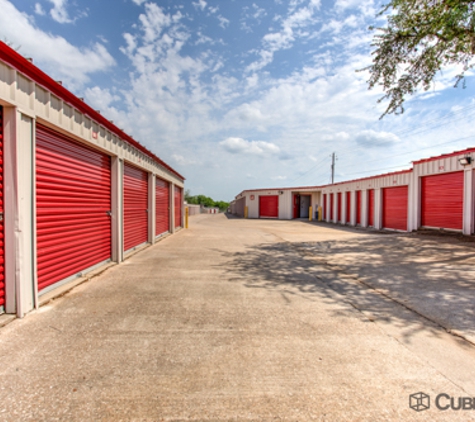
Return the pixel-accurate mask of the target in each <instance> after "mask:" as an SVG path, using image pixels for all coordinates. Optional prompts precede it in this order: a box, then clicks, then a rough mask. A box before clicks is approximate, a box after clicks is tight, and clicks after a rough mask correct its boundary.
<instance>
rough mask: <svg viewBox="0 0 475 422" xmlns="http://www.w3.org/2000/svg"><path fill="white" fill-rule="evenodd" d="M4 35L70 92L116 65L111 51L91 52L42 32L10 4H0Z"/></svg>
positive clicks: (99, 47)
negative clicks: (61, 82)
mask: <svg viewBox="0 0 475 422" xmlns="http://www.w3.org/2000/svg"><path fill="white" fill-rule="evenodd" d="M0 10H2V13H0V28H1V32H2V35H3V36H4V37H6V38H7V39H8V40H9V41H11V42H13V43H14V44H17V45H20V46H21V48H20V50H19V52H20V53H21V54H23V55H26V56H29V57H33V58H34V59H35V61H36V62H37V63H39V64H40V65H41V66H42V67H43V68H45V69H44V70H46V71H51V72H50V73H51V74H52V75H54V76H55V77H56V78H58V79H61V80H63V81H64V82H65V83H67V84H68V87H69V88H75V87H78V86H80V85H82V84H84V83H85V82H86V81H88V79H89V76H88V75H89V74H91V73H94V72H99V71H105V70H108V69H109V68H110V67H111V66H113V65H114V64H115V61H114V59H113V57H112V56H111V55H110V54H109V52H108V51H107V49H106V48H105V47H104V46H103V45H102V44H99V43H95V44H93V45H92V46H90V47H87V48H84V47H83V48H79V47H76V46H73V45H72V44H70V43H69V42H68V41H66V39H64V38H63V37H60V36H55V35H51V34H49V33H46V32H43V31H42V30H40V29H38V28H37V27H36V26H35V25H34V22H33V19H32V18H31V17H29V16H28V15H26V14H24V13H21V12H20V11H18V10H17V9H16V8H15V7H14V6H13V5H12V4H11V3H10V2H8V1H7V0H0Z"/></svg>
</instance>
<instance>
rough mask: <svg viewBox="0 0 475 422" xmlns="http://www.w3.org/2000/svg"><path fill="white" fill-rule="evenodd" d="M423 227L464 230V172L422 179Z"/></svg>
mask: <svg viewBox="0 0 475 422" xmlns="http://www.w3.org/2000/svg"><path fill="white" fill-rule="evenodd" d="M421 225H422V226H425V227H437V228H445V229H456V230H462V228H463V171H457V172H454V173H444V174H437V175H434V176H425V177H422V178H421Z"/></svg>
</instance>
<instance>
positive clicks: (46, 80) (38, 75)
mask: <svg viewBox="0 0 475 422" xmlns="http://www.w3.org/2000/svg"><path fill="white" fill-rule="evenodd" d="M0 60H2V61H3V62H5V63H7V64H8V65H10V66H11V67H13V68H15V69H16V70H17V71H18V72H20V73H22V74H24V75H25V76H27V77H28V78H30V79H32V80H33V81H35V82H36V83H38V85H41V86H42V87H44V88H46V89H48V90H49V91H51V92H52V93H53V94H55V95H56V96H58V97H59V98H61V99H62V100H63V101H66V102H67V103H69V104H70V105H72V106H73V107H75V108H76V109H78V110H79V111H80V112H81V113H83V114H85V115H88V116H89V117H91V119H93V120H95V121H96V122H97V123H99V124H100V125H102V126H104V127H105V128H107V129H109V130H110V131H111V132H113V133H114V134H116V135H117V136H118V137H119V138H121V139H122V140H124V141H126V142H127V143H129V144H130V145H133V146H134V147H135V148H137V149H138V150H140V151H142V152H143V153H144V154H145V155H148V156H149V157H151V158H153V160H154V161H155V162H157V163H158V164H160V165H161V166H162V167H164V168H166V169H167V170H168V171H170V172H171V173H173V174H174V175H175V176H177V177H178V178H180V179H181V180H183V181H184V180H185V178H184V177H183V176H182V175H181V174H180V173H178V172H177V171H176V170H174V169H173V168H172V167H170V166H169V165H168V164H167V163H165V162H164V161H163V160H161V159H160V158H158V157H157V156H156V155H155V154H154V153H153V152H151V151H149V150H148V149H147V148H145V147H144V146H143V145H141V144H140V143H138V142H137V141H136V140H134V139H133V138H132V137H131V136H129V135H127V134H126V133H125V132H123V131H122V130H120V129H119V128H118V127H117V126H115V125H114V124H113V123H111V122H110V121H109V120H107V119H106V118H105V117H104V116H102V115H101V114H100V113H98V112H97V111H96V110H94V109H93V108H91V107H90V106H88V105H87V104H86V103H85V102H84V101H82V100H81V99H79V98H78V97H76V96H75V95H74V94H73V93H72V92H71V91H68V90H67V89H66V88H64V87H63V86H62V85H60V84H59V83H58V82H56V81H55V80H54V79H52V78H51V77H50V76H48V75H47V74H46V73H44V72H43V71H42V70H41V69H39V68H38V67H36V66H35V65H34V64H33V63H31V62H30V61H28V60H27V59H25V58H24V57H23V56H22V55H20V54H18V53H17V52H16V51H15V50H13V49H12V48H10V47H9V46H8V45H6V44H5V43H4V42H1V41H0Z"/></svg>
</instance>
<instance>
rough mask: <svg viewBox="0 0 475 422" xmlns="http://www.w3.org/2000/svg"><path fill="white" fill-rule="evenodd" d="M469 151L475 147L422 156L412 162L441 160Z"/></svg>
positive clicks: (472, 150) (473, 150) (474, 149)
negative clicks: (435, 155) (433, 155)
mask: <svg viewBox="0 0 475 422" xmlns="http://www.w3.org/2000/svg"><path fill="white" fill-rule="evenodd" d="M470 152H475V148H467V149H464V150H462V151H454V152H449V153H447V154H442V155H439V156H437V157H430V158H423V159H421V160H417V161H413V162H412V164H415V165H417V164H421V163H427V162H428V161H437V160H441V159H444V158H449V157H454V156H456V155H460V154H468V153H470Z"/></svg>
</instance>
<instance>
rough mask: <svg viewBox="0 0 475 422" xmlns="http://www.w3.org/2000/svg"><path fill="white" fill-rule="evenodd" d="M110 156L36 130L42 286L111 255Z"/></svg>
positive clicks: (39, 282)
mask: <svg viewBox="0 0 475 422" xmlns="http://www.w3.org/2000/svg"><path fill="white" fill-rule="evenodd" d="M110 169H111V161H110V157H109V156H107V155H105V154H103V153H101V152H98V151H96V150H93V149H90V148H88V147H86V146H84V145H81V144H79V143H77V142H75V141H74V140H72V139H70V138H68V137H66V136H64V135H62V134H60V133H57V132H55V131H53V130H51V129H48V128H46V127H43V126H41V125H37V130H36V221H37V223H36V224H37V248H38V252H37V253H38V258H37V259H38V290H40V291H41V290H42V289H44V288H45V287H48V286H50V285H52V284H54V283H56V282H58V281H61V280H64V279H65V278H67V277H69V276H72V275H75V274H77V273H79V272H81V271H82V270H85V269H87V268H89V267H92V266H94V265H95V264H98V263H100V262H102V261H105V260H107V259H109V258H110V257H111V219H110V216H109V212H110V210H111V170H110Z"/></svg>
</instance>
